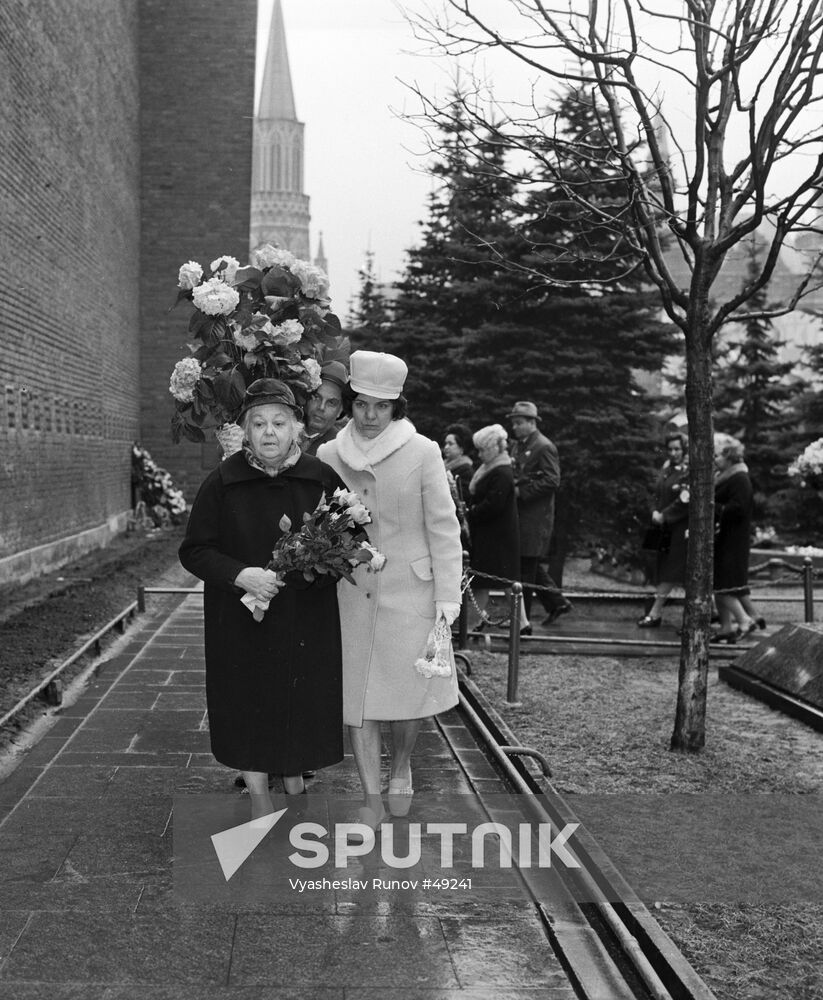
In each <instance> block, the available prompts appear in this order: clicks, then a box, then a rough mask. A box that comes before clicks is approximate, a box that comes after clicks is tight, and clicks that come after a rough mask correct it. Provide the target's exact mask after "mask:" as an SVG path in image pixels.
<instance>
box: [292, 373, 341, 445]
mask: <svg viewBox="0 0 823 1000" xmlns="http://www.w3.org/2000/svg"><path fill="white" fill-rule="evenodd" d="M320 379H321V382H320V385H319V386H318V388H317V389H316V390H315V392H313V393H312V395H311V396H309V398H308V400H307V401H306V406H305V413H306V429H305V431H304V432H303V436H302V440H301V442H300V447H301V448H302V449H303V451H304V452H306V454H307V455H316V454H317V449H318V448H319V447H320V445H321V444H325V443H326V442H327V441H333V440H334V439H335V438H336V437H337V431H338V429H339V428H338V426H337V421H338V420H339V419H340V414H341V413H342V412H343V389H344V388H345V386H346V384H347V382H348V381H349V375H348V372H347V371H346V368H345V366H344V365H343V364H341V363H340V362H339V361H329V362H327V363H326V364H325V365H323V366H322V367H321V369H320Z"/></svg>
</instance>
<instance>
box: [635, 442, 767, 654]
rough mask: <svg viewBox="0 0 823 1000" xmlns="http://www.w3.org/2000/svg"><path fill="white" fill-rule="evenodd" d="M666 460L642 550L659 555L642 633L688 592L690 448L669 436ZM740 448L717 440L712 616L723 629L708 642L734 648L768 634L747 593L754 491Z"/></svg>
mask: <svg viewBox="0 0 823 1000" xmlns="http://www.w3.org/2000/svg"><path fill="white" fill-rule="evenodd" d="M665 446H666V453H667V457H666V460H665V462H664V463H663V467H662V468H661V470H660V474H659V477H658V481H657V488H656V495H655V506H654V509H653V510H652V512H651V517H650V525H649V529H648V531H647V534H646V541H645V542H644V546H645V547H647V548H649V549H652V550H653V551H654V553H655V566H654V574H653V575H654V583H655V592H654V599H653V602H652V604H651V606H650V607H649V609H648V611H647V612H646V613H645V614H644V615H643V617H642V618H640V619H639V621H638V622H637V625H638V627H639V628H658V627H659V626H660V625H661V624H662V621H663V607H664V605H665V603H666V600H667V599H668V597H669V595H670V594H671V592H672V590H673V589H674V588H675V587H678V586H680V587H682V586H684V583H685V579H686V555H687V551H688V523H689V468H688V442H687V439H686V437H685V435H683V434H680V433H672V434H669V435H668V436H667V437H666V439H665ZM744 451H745V450H744V446H743V444H742V442H740V441H738V440H737V439H736V438H734V437H732V436H731V435H729V434H715V436H714V465H715V480H714V511H715V537H714V570H713V572H714V577H713V587H714V603H715V607H714V614H713V616H712V618H713V621H716V622H718V624H719V627H718V628H717V629H716V630H715V631H714V632H713V633H712V635H711V637H710V640H709V641H710V642H714V643H726V644H732V643H736V642H737V640H738V639H739V638H741V637H742V636H745V635H748V634H749V633H751V632H754V631H755V629H758V628H760V629H765V627H766V621H765V619H764V618H763V616H762V615H760V614H759V613H758V611H757V609H756V608H755V605H754V603H753V602H752V599H751V589H750V587H749V552H750V547H751V533H752V514H753V491H752V483H751V479H750V478H749V470H748V467H747V466H746V463H745V461H744Z"/></svg>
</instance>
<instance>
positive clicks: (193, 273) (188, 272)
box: [177, 260, 203, 291]
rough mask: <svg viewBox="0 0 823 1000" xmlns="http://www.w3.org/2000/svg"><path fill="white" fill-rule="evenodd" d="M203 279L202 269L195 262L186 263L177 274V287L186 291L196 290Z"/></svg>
mask: <svg viewBox="0 0 823 1000" xmlns="http://www.w3.org/2000/svg"><path fill="white" fill-rule="evenodd" d="M202 277H203V268H202V267H201V266H200V265H199V264H198V263H197V261H196V260H190V261H187V262H186V263H185V264H184V265H183V266H182V267H181V268H180V270H179V271H178V272H177V287H178V288H182V289H184V290H185V291H188V290H189V289H190V288H196V287H197V286H198V285H199V284H200V279H201V278H202Z"/></svg>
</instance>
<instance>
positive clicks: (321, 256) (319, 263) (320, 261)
mask: <svg viewBox="0 0 823 1000" xmlns="http://www.w3.org/2000/svg"><path fill="white" fill-rule="evenodd" d="M314 266H315V267H319V268H320V270H321V271H325V272H326V274H328V273H329V262H328V261H327V260H326V251H325V250H324V249H323V230H322V229H321V230H320V237H319V239H318V241H317V256H316V257H315V258H314Z"/></svg>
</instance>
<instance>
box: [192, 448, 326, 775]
mask: <svg viewBox="0 0 823 1000" xmlns="http://www.w3.org/2000/svg"><path fill="white" fill-rule="evenodd" d="M344 485H345V484H344V483H343V481H342V480H341V479H340V477H339V476H338V475H337V473H336V472H335V471H334V470H333V469H331V468H329V466H327V465H325V464H323V463H322V462H321V461H320V460H319V459H317V458H314V457H312V456H308V455H301V457H300V459H299V460H298V462H297V463H296V465H294V466H293V467H292V468H289V469H285V470H284V471H283V472H281V473H280V475H278V476H276V477H274V478H272V477H270V476H267V475H266V474H265V473H264V472H261V471H260V470H258V469H253V468H252V467H251V466H250V465H249V464H248V462H247V461H246V457H245V455H244V454H243V453H242V452H238V453H237V454H235V455H232V456H231V458H228V459H226V460H225V461H224V462H222V463H221V464H220V466H219V467H218V468H217V469H215V470H214V471H213V472H212V473H211V474H210V475H209V476H208V477H207V478H206V480H205V481H204V483H203V485H202V486H201V487H200V491H199V493H198V494H197V498H196V499H195V501H194V505H193V507H192V510H191V514H190V516H189V521H188V527H187V530H186V537H185V539H184V540H183V544H182V545H181V546H180V561H181V562H182V564H183V565H184V566H185V567H186V569H187V570H189V571H190V572H192V573H194V574H195V576H198V577H200V579H201V580H203V581H204V582H205V589H204V612H205V635H206V697H207V704H208V713H209V729H210V733H211V746H212V753H213V754H214V756H215V757H216V758H217V760H218V761H220V763H221V764H226V765H227V766H228V767H232V768H236V769H238V770H241V771H267V772H269V773H270V774H300V773H301V772H302V771H305V770H310V769H317V768H321V767H328V766H329V765H330V764H335V763H337V762H338V761H339V760H342V758H343V744H342V721H343V720H342V712H343V708H342V681H341V650H340V619H339V615H338V610H337V588H336V583H337V581H336V580H335V579H329V580H328V581H326V580H321V581H318V582H316V583H312V584H308V583H307V582H306V581H305V580H304V579H303V577H302V575H300V576H299V578H298V579H297V580H289V581H288V584H287V586H285V587H284V588H283V589H282V590H281V591H280V592H279V593H278V595H277V596H276V597H275V598H274V599H273V600H272V601H271V604H270V605H269V609H268V611H267V612H266V614H265V617H264V619H263V621H262V622H256V621H255V620H254V618H253V617H252V614H251V612H250V611H249V610H248V608H246V607H245V606H244V605H243V604H241V603H240V598H241V597H242V596H243V594H244V591H243V590H241V589H240V588H239V587H236V586H235V585H234V583H233V581H234V579H235V578H236V577H237V574H238V573H239V572H240V571H241V570H242V569H245V568H246V567H248V566H265V565H266V563H267V562H268V561H269V559H270V558H271V551H272V547H273V546H274V543H275V541H276V540H277V539H278V538H279V537H280V535H281V534H282V531H281V530H280V528H279V526H278V523H279V521H280V518H281V517H282V516H283V514H287V515H288V516H289V518H290V519H291V522H292V525H294V526H295V528H297V527H299V526H300V525H301V524H302V515H303V513H304V512H306V511H308V512H311V511H313V510H314V508H315V507H316V506H317V503H318V501H319V500H320V497H321V495H322V494H323V492H324V491H325V492H326V494H327V496H328V495H330V494H331V493H333V492H334V490H335V489H337V488H338V487H343V486H344Z"/></svg>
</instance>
